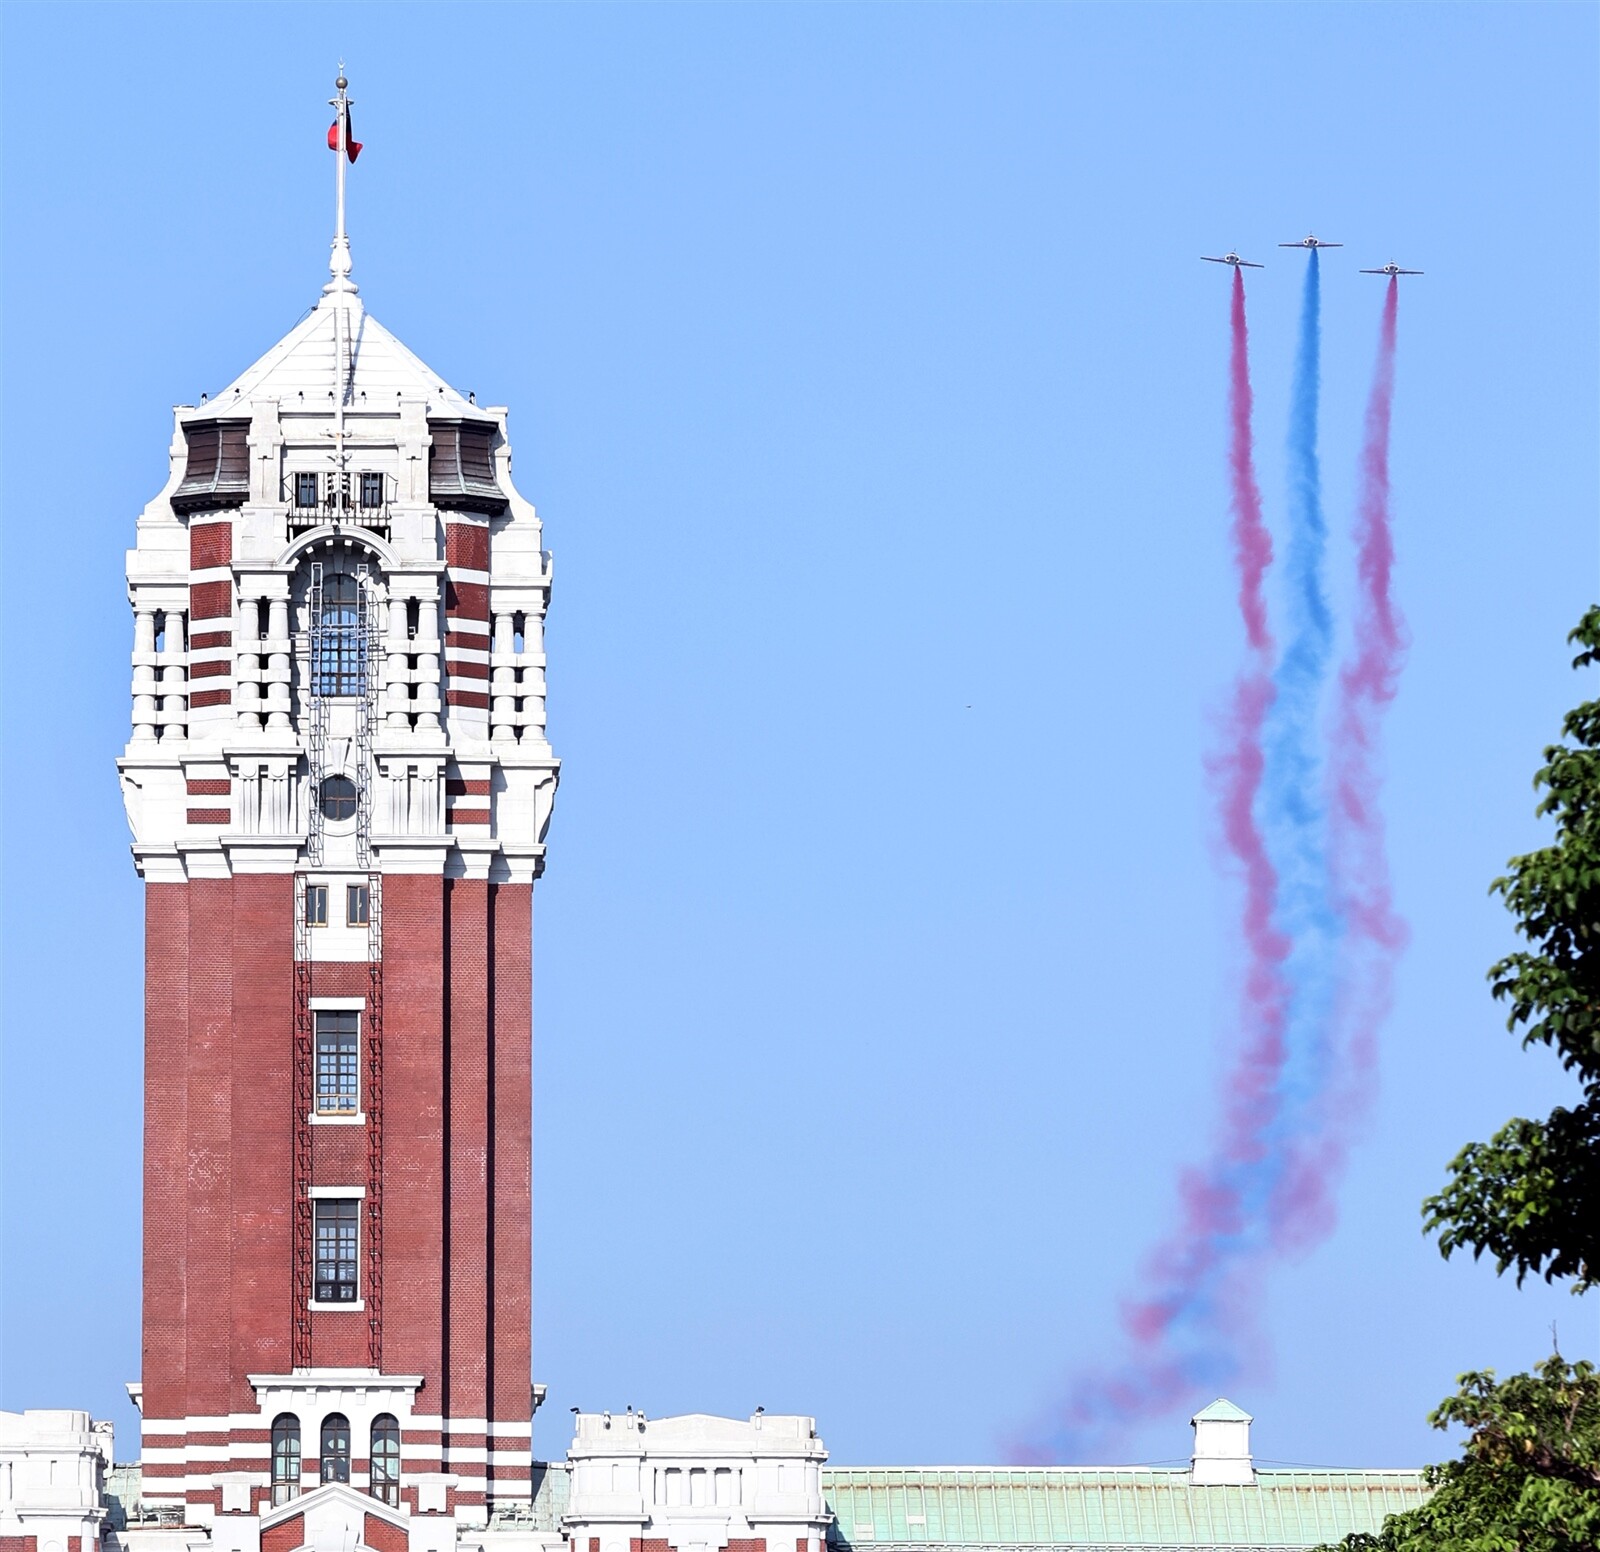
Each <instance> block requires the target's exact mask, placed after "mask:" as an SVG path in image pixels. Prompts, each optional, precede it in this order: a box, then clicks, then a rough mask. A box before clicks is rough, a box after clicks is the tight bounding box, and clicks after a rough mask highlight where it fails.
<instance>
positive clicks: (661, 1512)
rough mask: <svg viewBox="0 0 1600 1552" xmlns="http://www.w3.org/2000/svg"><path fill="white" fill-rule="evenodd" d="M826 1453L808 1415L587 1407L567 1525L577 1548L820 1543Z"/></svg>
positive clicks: (808, 1546) (824, 1523)
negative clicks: (656, 1413)
mask: <svg viewBox="0 0 1600 1552" xmlns="http://www.w3.org/2000/svg"><path fill="white" fill-rule="evenodd" d="M827 1458H828V1452H827V1450H826V1449H824V1448H823V1445H822V1441H821V1440H820V1439H819V1438H818V1437H817V1425H816V1420H815V1419H814V1418H810V1417H798V1416H784V1417H778V1416H774V1417H768V1416H765V1415H764V1414H762V1413H757V1414H755V1415H754V1416H753V1417H751V1418H749V1419H748V1420H740V1419H736V1418H730V1417H710V1416H707V1415H705V1414H703V1413H691V1414H689V1415H688V1416H684V1417H662V1418H646V1417H645V1416H644V1415H643V1414H642V1413H639V1412H631V1411H629V1412H620V1413H618V1412H582V1413H579V1414H578V1418H577V1432H576V1437H575V1438H574V1439H573V1441H572V1446H571V1448H570V1449H569V1450H568V1451H567V1459H568V1461H569V1462H570V1463H571V1468H572V1496H571V1499H570V1502H569V1503H568V1506H567V1513H566V1516H565V1519H564V1521H563V1524H564V1526H565V1529H566V1532H567V1535H568V1537H569V1539H570V1541H571V1543H572V1546H573V1548H574V1552H629V1548H630V1545H634V1544H636V1543H638V1542H641V1541H643V1542H646V1543H652V1542H653V1543H657V1544H660V1545H664V1546H666V1547H669V1548H671V1552H725V1549H727V1548H728V1547H729V1546H730V1545H731V1544H734V1543H740V1542H743V1543H747V1544H748V1543H751V1542H755V1541H759V1542H760V1543H761V1544H762V1552H822V1545H823V1542H824V1540H825V1538H826V1536H827V1527H828V1514H827V1510H826V1508H825V1507H824V1504H823V1497H822V1465H823V1462H824V1461H826V1460H827Z"/></svg>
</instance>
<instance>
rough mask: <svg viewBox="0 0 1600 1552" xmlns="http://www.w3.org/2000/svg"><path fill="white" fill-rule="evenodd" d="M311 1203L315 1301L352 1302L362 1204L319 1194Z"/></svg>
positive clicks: (353, 1298)
mask: <svg viewBox="0 0 1600 1552" xmlns="http://www.w3.org/2000/svg"><path fill="white" fill-rule="evenodd" d="M311 1206H312V1209H313V1212H314V1215H315V1222H316V1241H317V1269H316V1282H315V1284H314V1286H315V1289H316V1295H315V1297H316V1301H317V1303H319V1304H349V1303H353V1302H354V1301H355V1298H356V1249H357V1241H358V1235H359V1232H360V1222H361V1203H360V1202H358V1201H340V1200H337V1199H332V1200H330V1199H327V1198H321V1197H319V1198H318V1199H317V1200H316V1201H314V1202H313V1203H312V1204H311Z"/></svg>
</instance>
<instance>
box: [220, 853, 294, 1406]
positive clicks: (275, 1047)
mask: <svg viewBox="0 0 1600 1552" xmlns="http://www.w3.org/2000/svg"><path fill="white" fill-rule="evenodd" d="M233 952H234V962H233V966H234V968H233V1084H232V1089H233V1111H232V1119H233V1257H234V1268H235V1281H234V1285H233V1288H232V1290H231V1294H232V1306H233V1307H232V1320H233V1329H232V1347H233V1352H232V1361H231V1363H230V1364H229V1369H230V1374H231V1381H232V1385H231V1392H230V1396H229V1405H228V1407H227V1408H226V1410H228V1411H233V1412H252V1411H254V1410H255V1406H256V1398H255V1392H254V1391H253V1390H252V1389H251V1388H250V1382H249V1379H248V1378H247V1376H249V1375H251V1374H287V1373H288V1372H289V1370H290V1368H292V1367H293V1356H292V1353H293V1343H292V1328H291V1326H290V1323H289V1318H288V1316H289V1301H290V1298H291V1294H292V1283H293V1267H292V1265H291V1261H290V1258H291V1256H292V1254H293V1249H292V1245H291V1242H290V1227H291V1223H290V1220H291V1210H292V1202H293V1179H292V1174H293V1167H292V1166H293V1155H294V1132H293V1128H292V1126H291V1118H290V1115H289V1107H288V1106H287V1105H286V1104H285V1103H282V1102H281V1099H280V1096H283V1095H287V1094H290V1093H292V1092H293V1088H294V1061H293V1057H294V875H293V874H292V873H273V874H261V875H245V876H242V877H238V878H235V879H234V881H233ZM214 1292H216V1293H220V1290H215V1291H214ZM208 1296H211V1295H208Z"/></svg>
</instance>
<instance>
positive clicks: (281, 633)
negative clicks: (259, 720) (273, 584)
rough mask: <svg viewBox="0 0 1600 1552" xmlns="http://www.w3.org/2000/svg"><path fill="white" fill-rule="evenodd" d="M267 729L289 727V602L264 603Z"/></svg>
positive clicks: (280, 599)
mask: <svg viewBox="0 0 1600 1552" xmlns="http://www.w3.org/2000/svg"><path fill="white" fill-rule="evenodd" d="M266 649H267V726H268V728H272V729H283V730H285V731H287V729H288V727H289V672H290V668H289V600H288V599H287V598H286V597H285V598H274V599H271V600H269V601H268V604H267V640H266Z"/></svg>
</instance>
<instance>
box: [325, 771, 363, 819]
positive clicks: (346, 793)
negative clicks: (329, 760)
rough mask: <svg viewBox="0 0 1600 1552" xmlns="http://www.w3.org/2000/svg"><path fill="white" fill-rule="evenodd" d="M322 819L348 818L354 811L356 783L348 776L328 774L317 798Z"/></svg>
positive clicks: (352, 815) (351, 816)
mask: <svg viewBox="0 0 1600 1552" xmlns="http://www.w3.org/2000/svg"><path fill="white" fill-rule="evenodd" d="M319 802H320V805H321V808H322V817H323V818H324V819H350V818H353V817H354V816H355V811H356V784H355V783H354V782H353V781H351V780H350V778H349V777H348V776H330V777H328V778H327V780H326V781H324V782H323V784H322V793H321V797H320V799H319Z"/></svg>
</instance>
